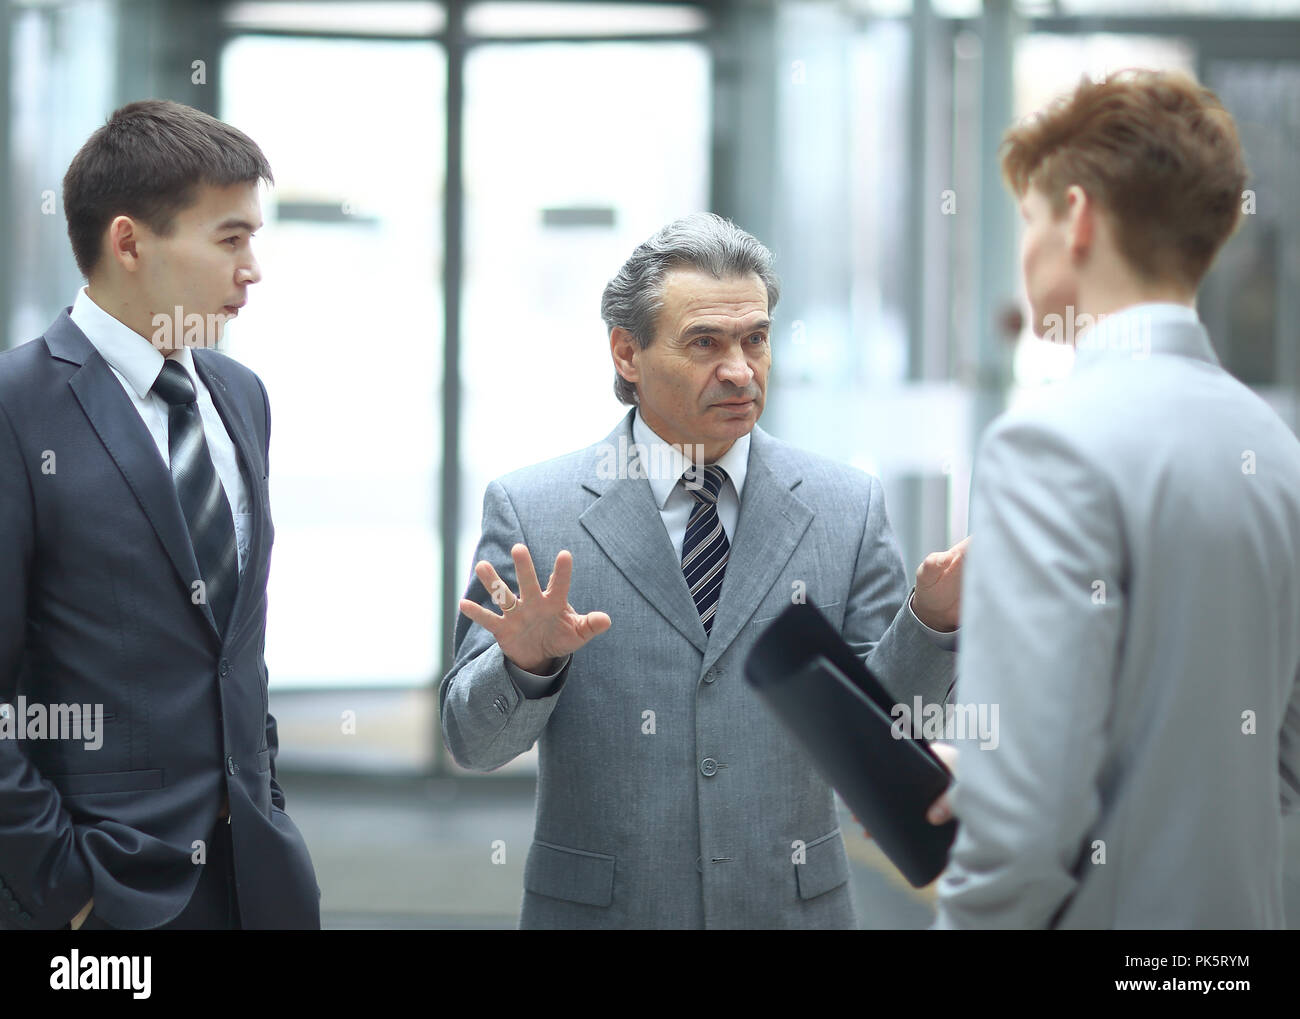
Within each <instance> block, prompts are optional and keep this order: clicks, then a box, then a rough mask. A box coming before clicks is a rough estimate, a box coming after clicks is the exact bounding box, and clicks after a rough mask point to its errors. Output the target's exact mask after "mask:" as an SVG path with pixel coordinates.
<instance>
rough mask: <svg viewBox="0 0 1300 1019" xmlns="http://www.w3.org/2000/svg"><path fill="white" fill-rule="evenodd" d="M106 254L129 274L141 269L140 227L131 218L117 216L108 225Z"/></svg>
mask: <svg viewBox="0 0 1300 1019" xmlns="http://www.w3.org/2000/svg"><path fill="white" fill-rule="evenodd" d="M106 233H107V235H108V240H107V243H106V251H105V252H104V254H105V255H106V256H107V257H108V258H110V259H112V260H113V261H114V262H116V263H117V264H118V265H120V266H121V267H122V268H123V269H125V270H126V271H127V272H135V271H136V270H137V269H139V268H140V249H139V244H140V240H141V231H140V227H139V226H138V225H137V224H136V222H135V220H133V219H132V218H131V217H130V216H115V217H114V218H113V222H111V223H109V224H108V230H107V231H106Z"/></svg>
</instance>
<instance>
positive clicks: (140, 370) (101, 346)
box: [70, 287, 253, 574]
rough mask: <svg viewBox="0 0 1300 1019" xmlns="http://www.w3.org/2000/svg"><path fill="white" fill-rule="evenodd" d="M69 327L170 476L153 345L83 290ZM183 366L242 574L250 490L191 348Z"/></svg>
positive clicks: (158, 357) (159, 365) (159, 362)
mask: <svg viewBox="0 0 1300 1019" xmlns="http://www.w3.org/2000/svg"><path fill="white" fill-rule="evenodd" d="M70 317H71V318H72V322H73V324H74V325H75V326H76V327H77V328H78V329H80V330H81V331H82V332H83V333H85V334H86V339H88V340H89V341H90V343H91V345H92V346H93V347H94V348H95V349H96V350H97V351H99V354H100V356H101V357H103V359H104V360H105V361H107V362H108V366H109V367H110V368H111V369H113V374H114V375H116V376H117V380H118V382H120V383H122V388H123V390H125V391H126V395H127V398H128V399H129V400H130V401H131V405H132V406H133V407H135V409H136V413H138V414H139V415H140V420H141V421H143V422H144V425H145V427H146V428H147V429H149V434H150V435H152V436H153V441H154V445H155V446H157V447H158V455H159V456H161V457H162V461H163V465H164V466H165V467H167V469H168V470H169V471H170V469H171V453H170V451H169V450H168V447H167V421H168V411H169V409H170V408H169V406H168V404H167V401H166V400H164V399H163V398H162V397H161V396H158V395H157V394H156V393H151V392H150V390H151V389H152V388H153V384H154V382H155V381H157V379H158V376H159V374H160V373H161V372H162V369H163V363H164V358H163V355H162V354H161V353H159V351H158V350H157V349H156V348H155V347H154V345H153V344H152V343H150V342H149V341H148V340H146V339H145V338H144V337H143V336H141V335H140V334H139V333H137V332H136V331H135V330H134V329H131V328H130V327H129V326H126V325H124V324H123V323H121V322H119V321H118V320H117V319H115V318H114V317H113V316H112V315H110V314H109V313H108V312H106V311H105V310H104V309H103V308H101V307H100V306H99V305H97V304H96V303H95V302H94V301H93V300H92V299H91V297H90V295H89V294H88V293H87V292H86V288H85V287H82V288H81V289H80V290H79V291H78V292H77V299H76V301H75V303H74V304H73V305H72V313H71V316H70ZM173 360H174V361H176V363H177V364H179V365H181V366H182V367H183V368H184V369H185V371H186V373H187V374H188V375H189V377H190V381H191V382H192V383H193V384H194V392H195V394H196V396H197V399H198V404H199V417H200V418H201V419H202V421H203V437H204V439H205V440H206V442H207V445H208V452H209V453H210V454H211V456H212V463H213V466H214V467H216V469H217V477H219V478H220V479H221V487H222V488H224V489H225V492H226V501H227V502H229V503H230V510H231V514H232V515H233V517H234V525H235V545H236V547H237V549H238V552H239V572H240V573H241V574H242V573H243V572H244V564H245V563H246V562H247V561H248V543H249V535H250V533H251V531H252V519H253V518H252V511H251V508H250V506H249V503H248V490H247V489H246V488H245V486H244V479H243V476H242V475H241V474H240V472H239V457H238V454H237V453H236V452H235V444H234V442H233V441H232V440H231V438H230V435H229V434H228V433H227V432H226V426H225V423H224V422H223V421H222V420H221V415H220V414H219V413H218V412H217V408H216V407H215V406H213V403H212V396H211V394H209V393H208V387H207V386H205V385H204V384H203V380H202V379H200V378H199V376H198V373H196V372H195V370H194V355H193V353H192V352H191V351H190V349H189V347H182V348H181V351H180V353H179V354H177V355H176V356H175V357H174V358H173Z"/></svg>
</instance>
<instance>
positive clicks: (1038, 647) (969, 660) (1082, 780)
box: [936, 423, 1124, 928]
mask: <svg viewBox="0 0 1300 1019" xmlns="http://www.w3.org/2000/svg"><path fill="white" fill-rule="evenodd" d="M976 472H977V473H976V478H975V486H974V493H973V495H972V499H971V533H972V534H973V535H974V536H975V539H974V541H973V543H972V545H971V550H970V558H969V561H968V562H967V565H966V574H965V578H964V580H965V582H964V584H963V588H962V612H963V615H964V627H963V637H962V646H961V650H960V652H959V657H958V664H957V668H958V675H959V679H958V683H957V697H958V699H959V700H960V701H961V703H962V704H968V703H973V704H976V705H980V706H985V705H987V709H986V710H987V711H988V712H989V717H990V718H992V719H993V720H994V724H993V738H992V739H989V740H984V741H980V740H979V739H978V738H977V737H974V736H970V737H968V738H966V739H963V740H958V741H957V745H958V748H959V751H960V759H959V762H958V769H957V771H958V781H957V784H956V786H955V788H954V791H953V793H952V804H953V811H954V813H955V814H956V816H957V818H958V820H959V821H960V822H961V826H960V828H959V829H958V834H957V841H956V843H955V844H954V846H953V851H952V855H951V857H950V859H949V863H948V868H947V869H946V870H945V871H944V873H943V874H942V875H941V876H940V878H939V884H938V895H939V910H938V917H937V919H936V926H937V927H941V928H953V927H956V928H1007V927H1015V928H1043V927H1049V926H1052V925H1054V923H1055V921H1056V919H1057V917H1058V915H1059V913H1060V911H1061V910H1062V908H1063V907H1064V906H1065V905H1066V904H1067V902H1068V900H1069V898H1070V896H1071V895H1072V894H1073V893H1074V890H1075V887H1076V885H1077V883H1078V882H1077V879H1076V878H1075V876H1074V875H1075V873H1076V868H1077V867H1079V866H1081V865H1083V863H1082V861H1083V860H1084V859H1085V854H1086V852H1087V850H1088V845H1087V835H1088V832H1089V831H1090V830H1091V828H1092V826H1093V825H1094V824H1095V823H1096V820H1097V817H1098V815H1099V812H1100V793H1099V789H1098V775H1099V772H1100V769H1101V764H1102V758H1103V754H1104V748H1105V724H1106V718H1107V716H1108V714H1109V711H1110V707H1111V699H1112V684H1113V681H1114V675H1115V672H1116V670H1117V667H1118V665H1117V663H1118V659H1119V653H1120V647H1121V642H1122V637H1123V627H1124V593H1123V590H1122V586H1123V580H1124V567H1123V552H1122V545H1121V542H1120V540H1119V537H1118V536H1119V535H1121V534H1122V527H1121V521H1120V515H1119V505H1118V501H1117V499H1116V498H1115V494H1114V492H1113V490H1112V488H1111V487H1110V484H1109V481H1108V480H1107V479H1106V478H1105V476H1104V475H1103V474H1102V472H1101V471H1100V470H1099V469H1098V468H1097V467H1096V466H1095V465H1092V464H1090V463H1088V462H1087V461H1086V458H1084V457H1083V456H1081V455H1080V454H1079V453H1078V452H1077V451H1076V450H1075V449H1074V448H1072V445H1071V443H1070V442H1069V440H1068V439H1067V438H1065V437H1064V436H1059V435H1056V434H1053V433H1052V432H1051V431H1050V430H1048V429H1046V428H1044V427H1042V426H1037V425H1034V424H1032V423H1012V424H1011V425H1009V426H1008V425H1005V424H998V425H995V426H994V427H993V429H992V430H991V432H990V434H989V437H988V438H987V439H986V440H985V442H984V444H983V449H982V451H981V455H980V456H979V458H978V460H977V462H976ZM1103 585H1104V586H1103ZM994 712H996V715H995V714H994Z"/></svg>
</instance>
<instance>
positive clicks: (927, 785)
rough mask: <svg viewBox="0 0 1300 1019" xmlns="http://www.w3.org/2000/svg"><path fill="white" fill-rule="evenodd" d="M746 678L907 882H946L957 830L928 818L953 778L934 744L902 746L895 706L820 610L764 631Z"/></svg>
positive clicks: (793, 612)
mask: <svg viewBox="0 0 1300 1019" xmlns="http://www.w3.org/2000/svg"><path fill="white" fill-rule="evenodd" d="M745 678H746V679H747V680H748V681H749V683H750V685H751V686H753V688H754V689H755V691H757V693H758V696H759V697H760V699H762V701H763V702H764V703H765V704H766V705H767V706H768V707H769V708H770V709H771V710H772V711H773V712H774V713H775V714H776V716H777V717H778V718H779V719H780V720H781V721H782V722H783V723H784V724H785V726H786V728H788V729H789V730H790V732H791V733H792V734H793V735H794V736H795V738H796V739H797V740H798V741H799V743H800V744H801V745H802V746H803V747H804V749H805V750H806V751H807V752H808V754H809V756H810V757H811V758H812V761H813V764H814V765H815V766H816V768H817V770H818V771H819V772H820V773H821V775H822V777H823V778H824V779H826V781H827V782H828V783H829V784H830V785H831V786H832V787H833V788H834V789H835V790H836V791H837V792H838V793H839V794H840V796H841V797H842V798H843V799H844V802H845V803H847V804H848V806H849V809H850V810H852V811H853V813H854V814H855V815H856V816H857V818H858V820H859V821H861V822H862V824H863V826H864V827H866V829H867V830H868V831H869V832H870V833H871V837H872V838H874V839H875V840H876V843H877V844H878V845H879V846H880V848H881V850H882V851H883V852H884V854H885V855H886V856H887V857H889V859H890V861H891V862H892V863H893V864H894V866H896V867H897V868H898V869H899V870H900V871H901V872H902V874H903V876H904V877H905V878H907V880H908V881H909V882H911V884H912V885H913V886H915V887H917V888H920V887H921V886H923V885H927V884H929V883H930V882H931V881H933V880H934V879H935V878H937V877H938V876H939V873H940V872H941V871H942V870H943V868H944V865H945V864H946V863H947V861H948V850H949V849H950V848H951V847H952V843H953V839H954V838H956V836H957V822H956V821H955V820H950V821H948V822H946V823H945V824H942V825H933V824H931V823H930V822H929V821H927V820H926V819H925V812H926V810H928V809H929V807H930V805H931V804H932V803H933V802H934V801H935V800H936V799H937V798H938V797H939V794H940V793H942V792H943V791H944V789H946V788H947V787H948V783H949V782H950V781H951V779H952V773H951V772H950V771H949V770H948V769H947V768H946V767H944V764H943V762H942V761H940V760H939V758H938V757H936V756H935V754H934V751H933V750H931V749H930V747H929V744H928V743H926V741H925V740H924V739H919V738H918V739H913V738H912V737H911V734H910V732H908V733H906V734H905V735H904V736H903V738H896V737H895V735H894V729H895V717H896V713H895V712H894V711H893V708H894V704H895V701H894V698H893V697H891V696H890V695H889V693H888V692H886V690H885V688H884V687H883V686H882V685H881V684H880V681H879V680H878V679H876V677H875V676H873V675H872V674H871V671H870V670H869V669H868V668H867V667H866V665H865V664H864V663H863V661H862V659H860V658H859V657H858V656H857V655H856V654H854V653H853V650H852V649H851V648H850V647H849V646H848V644H846V643H845V642H844V639H843V638H842V637H841V636H840V635H839V634H838V633H837V632H836V631H835V628H834V627H833V626H832V625H831V624H830V622H829V621H827V619H826V617H825V616H823V615H822V614H821V612H820V610H818V609H817V607H816V606H815V605H813V603H812V602H806V603H804V604H800V605H791V606H790V607H789V608H788V609H786V610H785V611H784V612H783V613H781V615H780V616H778V617H777V618H776V620H775V621H774V622H773V623H772V625H771V626H769V627H768V628H767V630H765V631H764V632H763V635H762V636H761V637H759V639H758V642H757V643H756V644H755V645H754V647H753V649H752V650H751V651H750V653H749V657H748V658H747V659H746V660H745ZM911 707H912V705H911V704H908V709H909V711H910V710H911ZM898 728H903V727H902V726H899V727H898ZM907 728H908V729H909V730H910V726H908V727H907Z"/></svg>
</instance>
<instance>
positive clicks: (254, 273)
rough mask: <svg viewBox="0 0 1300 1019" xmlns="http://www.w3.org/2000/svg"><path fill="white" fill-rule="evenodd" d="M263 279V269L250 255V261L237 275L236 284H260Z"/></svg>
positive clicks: (242, 266) (241, 267) (240, 268)
mask: <svg viewBox="0 0 1300 1019" xmlns="http://www.w3.org/2000/svg"><path fill="white" fill-rule="evenodd" d="M261 279H262V267H261V266H260V265H258V264H257V259H256V258H254V257H253V256H252V254H251V253H250V254H249V256H248V261H246V262H245V263H244V264H243V265H241V266H240V267H239V271H238V272H236V273H235V282H236V283H239V284H241V285H244V284H248V283H258V282H260V281H261Z"/></svg>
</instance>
